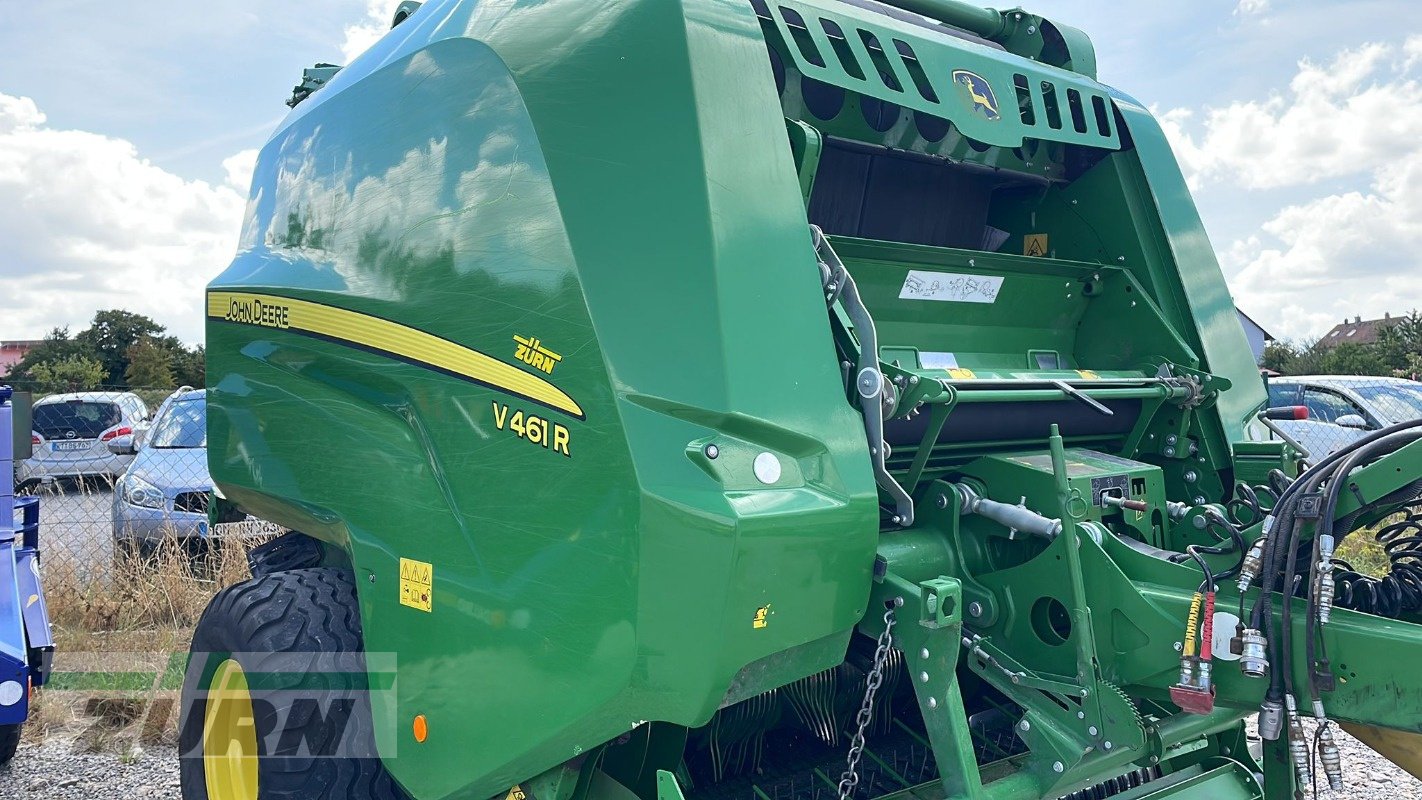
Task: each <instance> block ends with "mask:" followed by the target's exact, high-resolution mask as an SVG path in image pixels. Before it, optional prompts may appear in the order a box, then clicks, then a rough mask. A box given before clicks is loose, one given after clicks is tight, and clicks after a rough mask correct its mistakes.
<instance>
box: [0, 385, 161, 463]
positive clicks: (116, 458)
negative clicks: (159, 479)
mask: <svg viewBox="0 0 1422 800" xmlns="http://www.w3.org/2000/svg"><path fill="white" fill-rule="evenodd" d="M148 417H149V414H148V406H147V405H146V404H144V402H143V400H142V399H140V398H139V396H138V395H136V394H133V393H131V392H71V393H68V394H53V395H50V396H48V397H45V398H43V399H41V400H38V401H36V402H35V405H34V422H33V424H32V427H31V434H30V439H31V442H32V444H33V446H34V455H33V456H32V457H30V458H27V459H25V460H24V461H21V462H20V463H19V465H18V467H17V468H16V470H15V480H16V481H17V482H18V483H19V485H21V486H29V485H33V484H34V483H36V482H39V481H49V480H53V479H59V478H86V479H87V478H98V479H107V480H112V479H114V478H116V477H118V476H119V475H121V474H123V471H124V470H125V469H127V468H128V465H129V464H130V463H132V462H133V456H132V455H124V454H120V453H115V452H113V451H112V450H110V449H109V447H108V445H109V443H110V442H112V441H113V440H114V439H117V438H119V437H123V436H128V437H132V436H133V435H134V434H135V433H136V432H141V431H142V429H143V428H144V427H145V425H146V424H147V421H148Z"/></svg>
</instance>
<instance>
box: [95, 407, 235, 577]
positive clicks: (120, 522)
mask: <svg viewBox="0 0 1422 800" xmlns="http://www.w3.org/2000/svg"><path fill="white" fill-rule="evenodd" d="M110 447H111V449H113V450H114V451H115V452H129V453H133V452H135V450H136V452H137V454H136V456H135V457H134V459H133V463H132V464H131V465H129V468H128V471H127V472H125V473H124V474H123V476H122V477H121V478H119V480H118V482H117V483H115V484H114V496H113V519H114V544H115V551H116V552H118V553H120V554H132V553H139V552H143V551H148V550H152V549H153V548H154V547H155V546H156V545H157V544H158V543H159V542H160V541H162V540H163V539H164V538H165V537H174V538H176V539H179V540H182V541H185V542H187V543H189V544H194V543H198V542H202V541H204V540H206V538H207V535H208V522H207V503H208V492H210V491H211V490H212V478H211V477H209V476H208V472H207V392H206V391H204V390H201V389H199V390H196V391H191V390H190V391H181V390H180V392H179V393H178V394H175V395H173V396H172V397H170V398H169V399H168V400H166V401H164V403H163V406H162V408H161V410H160V412H159V414H158V416H157V418H156V419H155V420H154V421H153V425H152V427H151V428H150V429H149V430H148V432H147V435H146V436H144V437H142V439H141V440H140V441H137V442H135V440H134V439H133V437H120V438H117V439H115V440H114V441H112V442H110Z"/></svg>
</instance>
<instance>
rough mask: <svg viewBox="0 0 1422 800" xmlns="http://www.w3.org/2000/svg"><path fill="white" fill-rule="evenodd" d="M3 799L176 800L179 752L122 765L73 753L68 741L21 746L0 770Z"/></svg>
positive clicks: (150, 754) (144, 755)
mask: <svg viewBox="0 0 1422 800" xmlns="http://www.w3.org/2000/svg"><path fill="white" fill-rule="evenodd" d="M0 797H3V798H5V800H12V799H13V800H41V799H43V800H110V799H112V800H128V798H164V800H178V798H179V797H181V792H179V790H178V754H177V751H175V750H172V749H170V748H163V749H160V750H151V751H147V752H144V753H141V754H139V756H138V758H137V759H136V760H131V763H124V761H122V760H120V759H119V757H118V756H116V755H113V754H101V755H76V754H75V753H74V752H73V747H72V745H71V744H70V743H68V742H60V741H50V742H46V743H44V744H41V745H25V746H23V747H21V748H20V752H19V753H17V754H15V760H14V761H12V762H11V763H10V766H9V768H7V769H3V770H0Z"/></svg>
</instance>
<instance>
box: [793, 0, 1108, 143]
mask: <svg viewBox="0 0 1422 800" xmlns="http://www.w3.org/2000/svg"><path fill="white" fill-rule="evenodd" d="M769 7H770V16H771V17H772V19H773V20H774V22H775V25H776V27H777V28H778V30H779V31H780V36H781V39H782V41H784V42H785V43H786V45H787V47H786V48H785V50H786V52H787V53H788V54H789V56H790V58H791V59H792V60H793V61H794V64H795V67H796V69H798V70H799V71H800V72H801V73H803V74H804V75H806V76H808V77H811V78H814V79H816V80H819V81H823V82H825V83H829V84H833V85H835V86H840V87H843V88H845V89H848V90H849V91H852V92H857V93H860V94H864V95H869V96H870V97H876V98H878V99H880V100H885V101H887V102H890V103H894V104H897V105H900V106H903V107H905V108H909V109H913V110H915V111H921V112H923V113H925V114H932V115H934V116H937V117H943V118H945V119H948V120H950V121H952V123H953V124H954V125H955V126H957V127H958V129H959V130H961V131H962V132H963V134H964V135H966V136H968V137H971V138H972V139H975V140H977V141H979V142H983V143H986V144H990V145H997V146H999V147H1020V146H1021V145H1022V143H1023V140H1024V139H1029V138H1030V139H1042V140H1045V141H1053V142H1065V143H1068V144H1083V145H1087V146H1089V147H1100V148H1107V149H1111V150H1115V149H1117V148H1119V147H1120V146H1121V140H1120V134H1119V132H1118V131H1117V130H1116V129H1115V124H1114V121H1113V120H1112V119H1110V108H1111V98H1110V95H1109V94H1108V90H1107V89H1106V88H1105V87H1103V86H1101V85H1100V84H1098V83H1096V82H1095V81H1093V80H1091V79H1090V78H1087V77H1085V76H1083V75H1080V74H1077V73H1074V72H1068V71H1066V70H1063V69H1057V68H1056V67H1051V66H1047V65H1045V64H1040V63H1037V62H1033V61H1027V60H1025V59H1022V58H1019V57H1017V56H1014V55H1012V54H1010V53H1007V52H1004V51H1002V50H997V49H995V48H992V47H987V46H985V45H981V44H978V43H976V42H971V41H966V40H963V39H959V38H956V37H951V36H949V35H947V34H942V35H939V34H934V33H932V32H930V31H928V30H926V29H924V28H922V27H919V26H916V25H911V24H909V23H906V22H901V21H899V20H897V19H894V18H892V17H887V16H885V15H883V14H876V13H874V12H871V11H867V10H865V9H862V8H858V7H856V6H852V5H849V4H847V3H841V2H837V1H836V0H778V2H773V3H770V4H769ZM787 12H789V13H787ZM826 22H828V23H831V25H832V27H827V26H826V24H825V23H826ZM830 30H837V31H838V32H840V33H842V36H841V35H839V34H836V36H835V38H836V39H837V41H834V40H832V39H831V35H830V33H829V31H830ZM870 36H872V37H873V38H872V41H873V42H874V43H875V44H876V47H875V48H874V50H875V52H871V49H870V45H869V41H871V40H870V39H869V38H867V37H870ZM807 39H808V41H806V40H807ZM851 70H852V71H851ZM886 75H887V76H888V77H885V76H886ZM1018 76H1020V77H1021V81H1020V82H1021V84H1022V92H1023V94H1021V95H1020V96H1019V90H1018V88H1017V85H1016V83H1015V82H1016V81H1017V79H1018ZM1072 98H1077V99H1078V100H1077V102H1076V103H1075V105H1077V106H1078V107H1079V109H1078V112H1079V113H1077V114H1074V113H1073V109H1072V105H1073V102H1072ZM1098 105H1099V106H1100V108H1101V112H1102V113H1101V119H1098V115H1097V112H1096V107H1097V106H1098ZM1049 106H1050V108H1049ZM1024 109H1025V111H1024ZM1103 123H1104V124H1103Z"/></svg>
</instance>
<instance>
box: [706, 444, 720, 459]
mask: <svg viewBox="0 0 1422 800" xmlns="http://www.w3.org/2000/svg"><path fill="white" fill-rule="evenodd" d="M702 452H704V453H705V454H706V457H707V458H711V459H714V458H716V457H717V456H719V455H721V448H719V447H717V446H716V445H714V444H708V445H706V449H705V450H703V451H702Z"/></svg>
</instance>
